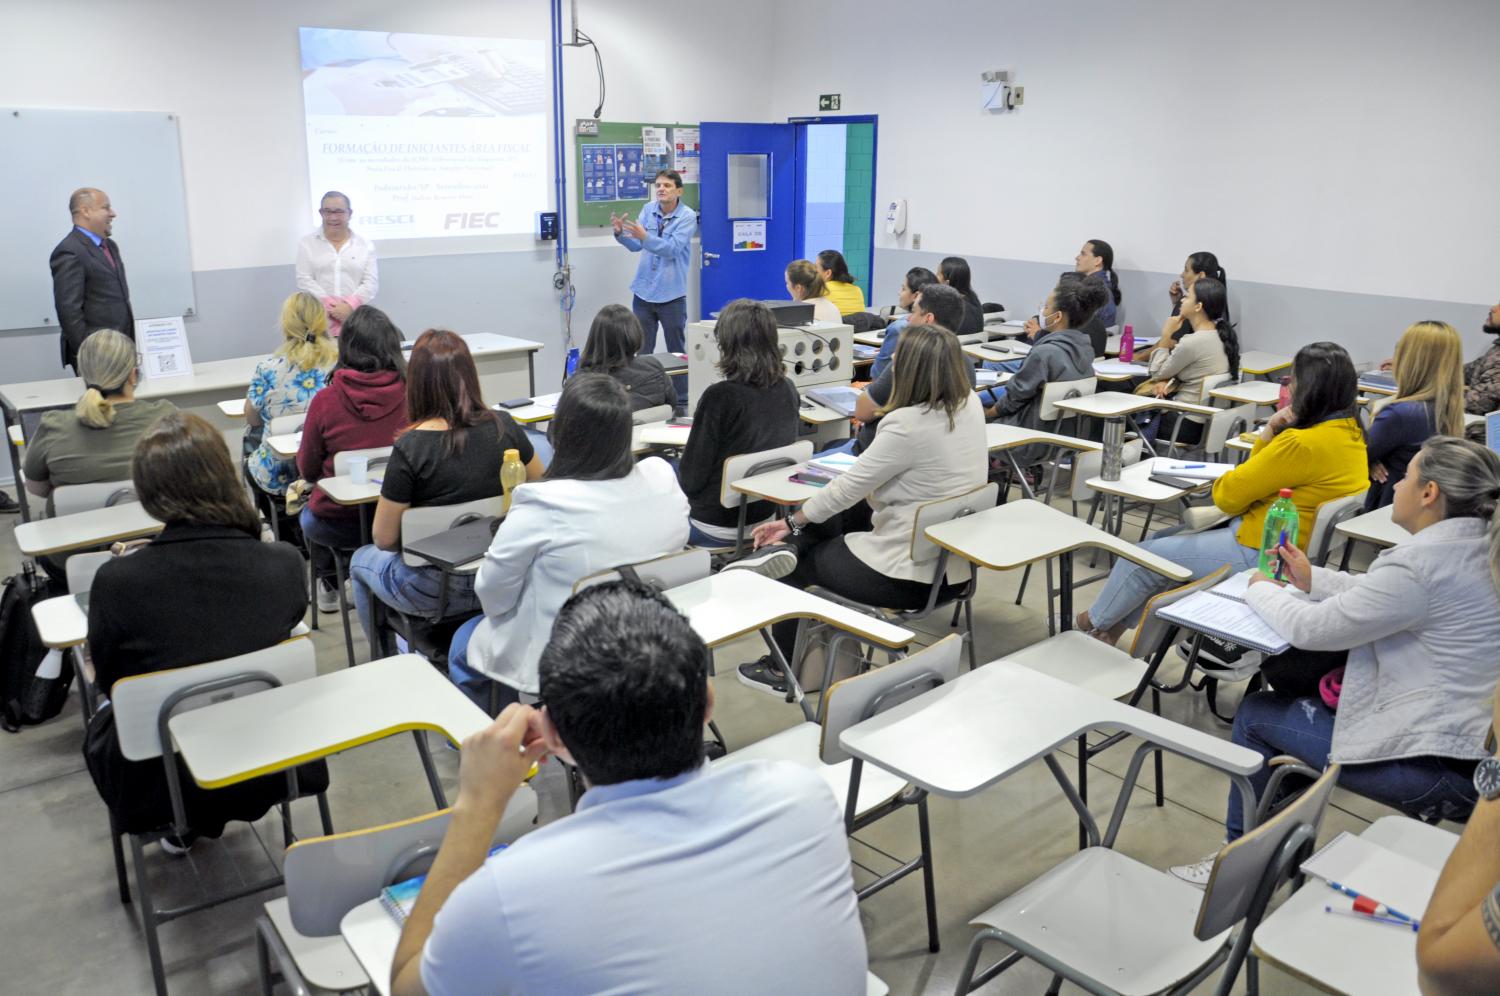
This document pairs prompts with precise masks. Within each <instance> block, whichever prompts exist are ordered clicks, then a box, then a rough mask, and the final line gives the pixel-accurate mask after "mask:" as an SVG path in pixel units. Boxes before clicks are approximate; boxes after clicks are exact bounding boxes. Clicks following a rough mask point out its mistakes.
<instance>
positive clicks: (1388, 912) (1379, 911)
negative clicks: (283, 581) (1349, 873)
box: [1328, 881, 1419, 924]
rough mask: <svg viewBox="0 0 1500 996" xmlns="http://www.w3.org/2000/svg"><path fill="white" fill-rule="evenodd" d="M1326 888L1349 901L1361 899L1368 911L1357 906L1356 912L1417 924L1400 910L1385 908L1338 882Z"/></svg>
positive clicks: (1378, 902) (1331, 883)
mask: <svg viewBox="0 0 1500 996" xmlns="http://www.w3.org/2000/svg"><path fill="white" fill-rule="evenodd" d="M1328 887H1329V888H1330V889H1332V890H1334V891H1335V892H1342V893H1343V894H1344V895H1346V896H1348V897H1349V898H1350V899H1354V900H1360V899H1363V900H1364V901H1365V903H1366V905H1368V906H1369V907H1370V908H1369V909H1361V908H1360V907H1359V906H1358V905H1356V906H1355V910H1356V911H1357V912H1360V913H1370V914H1374V915H1377V916H1393V917H1395V918H1396V919H1397V920H1405V921H1406V922H1407V923H1410V924H1416V923H1418V922H1419V921H1418V920H1417V919H1416V918H1415V917H1409V916H1407V915H1406V914H1405V913H1402V912H1401V911H1400V910H1397V909H1392V908H1391V907H1389V906H1387V905H1386V904H1385V903H1382V902H1381V901H1380V900H1378V899H1376V898H1374V897H1373V896H1367V895H1365V894H1364V893H1363V892H1358V891H1356V890H1354V889H1351V888H1349V887H1348V886H1347V885H1341V884H1339V883H1338V882H1333V881H1330V882H1329V883H1328Z"/></svg>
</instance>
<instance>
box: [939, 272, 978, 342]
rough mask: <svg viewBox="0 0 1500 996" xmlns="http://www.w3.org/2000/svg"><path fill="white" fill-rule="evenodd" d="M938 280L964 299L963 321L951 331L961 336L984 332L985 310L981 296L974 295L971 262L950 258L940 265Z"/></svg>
mask: <svg viewBox="0 0 1500 996" xmlns="http://www.w3.org/2000/svg"><path fill="white" fill-rule="evenodd" d="M937 275H938V280H939V281H941V282H942V283H945V284H947V285H948V286H949V287H952V288H953V289H954V290H956V291H958V293H959V296H960V297H962V298H963V299H964V317H963V321H961V322H959V323H958V328H955V329H952V330H951V331H953V332H957V333H958V334H959V335H973V334H974V333H975V332H983V331H984V308H983V307H982V306H981V305H980V303H979V295H978V294H976V293H974V288H973V286H972V284H971V279H972V278H971V277H970V275H969V261H968V260H966V259H964V258H963V257H962V256H949V257H947V258H946V259H944V260H943V261H942V262H941V263H939V264H938V271H937Z"/></svg>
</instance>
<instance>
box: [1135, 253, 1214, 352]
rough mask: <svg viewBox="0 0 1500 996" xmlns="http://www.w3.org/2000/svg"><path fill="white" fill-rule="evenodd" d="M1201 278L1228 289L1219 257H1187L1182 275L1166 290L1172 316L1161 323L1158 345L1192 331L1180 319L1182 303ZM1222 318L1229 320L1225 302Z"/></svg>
mask: <svg viewBox="0 0 1500 996" xmlns="http://www.w3.org/2000/svg"><path fill="white" fill-rule="evenodd" d="M1203 277H1210V278H1212V279H1214V280H1217V281H1218V282H1219V284H1220V285H1221V286H1223V287H1224V288H1225V289H1226V290H1227V289H1228V287H1229V278H1228V277H1227V276H1225V274H1224V267H1222V266H1220V265H1219V257H1217V256H1215V255H1214V254H1213V253H1211V252H1195V253H1192V254H1191V255H1189V256H1188V258H1187V261H1186V262H1184V263H1183V264H1182V275H1181V276H1179V277H1178V278H1177V279H1176V280H1174V281H1172V286H1171V287H1168V288H1167V296H1168V297H1169V298H1171V299H1172V314H1171V315H1170V316H1169V317H1168V318H1167V320H1166V321H1165V322H1163V323H1162V326H1161V339H1160V340H1159V345H1161V346H1165V345H1166V343H1167V340H1169V339H1172V338H1175V337H1177V336H1179V335H1186V334H1187V333H1188V332H1190V331H1192V326H1191V323H1189V322H1188V321H1187V320H1185V319H1184V318H1183V317H1182V302H1183V299H1184V298H1185V297H1186V296H1187V293H1188V292H1189V291H1191V290H1192V289H1193V286H1194V285H1195V284H1196V283H1197V282H1198V281H1199V279H1201V278H1203ZM1224 317H1225V318H1226V319H1228V318H1229V305H1228V303H1227V301H1226V303H1225V306H1224ZM1152 348H1153V349H1155V348H1156V347H1155V346H1153V347H1152Z"/></svg>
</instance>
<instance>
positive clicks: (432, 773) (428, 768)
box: [411, 730, 448, 809]
mask: <svg viewBox="0 0 1500 996" xmlns="http://www.w3.org/2000/svg"><path fill="white" fill-rule="evenodd" d="M411 735H412V739H414V740H415V741H416V742H417V753H418V754H420V755H421V756H422V770H423V771H425V772H427V785H428V787H429V788H431V789H432V801H433V802H435V803H437V808H439V809H447V808H448V797H447V796H445V795H444V794H443V783H442V782H441V781H439V780H438V774H437V769H436V768H434V767H433V766H432V751H430V750H428V749H427V734H426V733H424V732H423V731H422V730H412V731H411Z"/></svg>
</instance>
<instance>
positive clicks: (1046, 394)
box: [1037, 377, 1099, 435]
mask: <svg viewBox="0 0 1500 996" xmlns="http://www.w3.org/2000/svg"><path fill="white" fill-rule="evenodd" d="M1098 389H1099V378H1098V377H1080V378H1078V379H1077V380H1054V381H1049V382H1048V383H1047V384H1046V385H1045V386H1044V387H1043V388H1042V400H1041V406H1040V408H1038V410H1037V413H1038V416H1039V417H1040V418H1041V423H1042V425H1041V427H1042V428H1043V429H1046V430H1047V431H1048V432H1057V433H1062V431H1063V430H1062V425H1063V423H1064V422H1065V421H1067V420H1068V419H1072V420H1073V421H1074V423H1075V428H1076V423H1077V421H1078V415H1077V413H1075V412H1067V411H1063V410H1062V409H1061V408H1059V407H1057V403H1058V402H1059V401H1066V400H1067V399H1068V398H1082V397H1086V396H1087V395H1090V394H1093V393H1094V392H1095V391H1097V390H1098ZM1074 435H1077V433H1074Z"/></svg>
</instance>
